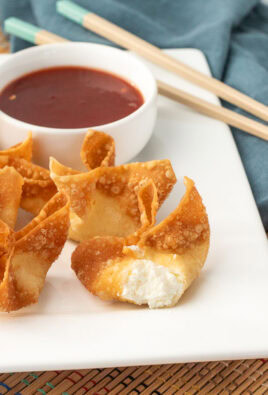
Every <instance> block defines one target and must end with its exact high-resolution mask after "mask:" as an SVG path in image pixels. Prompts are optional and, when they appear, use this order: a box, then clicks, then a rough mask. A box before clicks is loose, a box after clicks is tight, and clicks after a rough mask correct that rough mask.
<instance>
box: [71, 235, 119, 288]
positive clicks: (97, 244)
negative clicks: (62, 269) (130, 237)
mask: <svg viewBox="0 0 268 395" xmlns="http://www.w3.org/2000/svg"><path fill="white" fill-rule="evenodd" d="M123 247H124V241H123V239H122V238H118V237H94V238H93V239H90V240H88V241H86V242H84V243H81V244H79V245H78V247H77V248H76V249H75V251H74V252H73V254H72V269H73V270H74V271H75V273H76V275H77V277H78V278H79V280H80V281H81V282H82V284H84V286H85V287H86V288H87V289H89V290H91V292H93V293H94V291H93V290H94V283H95V282H96V281H97V278H98V276H99V273H101V271H102V270H103V269H104V267H105V266H107V265H109V261H111V260H114V259H118V258H121V257H123Z"/></svg>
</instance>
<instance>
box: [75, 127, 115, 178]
mask: <svg viewBox="0 0 268 395" xmlns="http://www.w3.org/2000/svg"><path fill="white" fill-rule="evenodd" d="M80 156H81V159H82V162H83V163H84V165H85V166H86V167H87V168H88V170H92V169H96V168H97V167H103V166H106V167H108V166H114V161H115V143H114V139H113V138H112V137H111V136H109V135H108V134H106V133H103V132H97V131H96V130H89V131H88V132H87V134H86V137H85V139H84V141H83V145H82V148H81V153H80Z"/></svg>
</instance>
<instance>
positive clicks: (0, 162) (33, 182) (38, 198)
mask: <svg viewBox="0 0 268 395" xmlns="http://www.w3.org/2000/svg"><path fill="white" fill-rule="evenodd" d="M3 166H10V167H13V168H14V169H16V171H17V172H18V173H19V174H20V175H21V176H22V177H23V180H24V184H23V187H22V197H21V203H20V205H21V207H22V208H23V209H24V210H26V211H29V212H31V213H33V214H35V215H37V214H38V213H39V211H40V210H41V208H42V207H43V206H44V204H45V203H47V202H48V200H49V199H50V198H51V197H52V196H53V195H55V193H56V192H57V188H56V186H55V184H54V182H53V181H52V179H51V178H50V175H49V170H47V169H45V168H43V167H41V166H37V165H34V164H33V163H31V162H28V161H27V160H25V159H22V158H15V157H12V156H4V155H3V156H0V168H1V167H3Z"/></svg>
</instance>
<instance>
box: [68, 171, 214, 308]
mask: <svg viewBox="0 0 268 395" xmlns="http://www.w3.org/2000/svg"><path fill="white" fill-rule="evenodd" d="M185 184H186V192H185V195H184V197H183V198H182V200H181V202H180V204H179V205H178V207H177V208H176V209H175V210H174V211H173V212H172V213H171V214H170V215H169V216H168V217H167V218H166V219H165V220H163V221H162V222H161V223H159V224H158V225H156V226H154V227H151V228H149V229H147V230H146V231H145V232H144V233H142V234H141V236H140V240H139V241H138V243H137V244H136V245H132V246H126V244H125V242H124V240H122V239H121V238H117V237H95V238H93V239H91V240H88V241H87V242H84V243H81V244H80V245H79V246H78V247H77V248H76V250H75V251H74V253H73V255H72V268H73V270H74V271H75V273H76V275H77V277H78V278H79V280H80V281H81V282H82V284H84V286H85V287H86V288H87V289H88V290H89V291H90V292H91V293H93V294H94V295H97V296H99V297H100V298H102V299H106V300H119V301H126V302H130V303H135V304H139V305H141V304H148V305H149V307H151V308H157V307H169V306H173V305H174V304H176V303H177V302H178V300H179V298H180V297H181V296H182V294H183V293H184V291H185V290H186V289H187V288H188V287H189V286H190V285H191V283H192V282H193V281H194V280H195V279H196V277H198V275H199V273H200V271H201V269H202V267H203V265H204V262H205V260H206V257H207V253H208V248H209V238H210V230H209V223H208V217H207V214H206V209H205V207H204V205H203V203H202V199H201V197H200V195H199V193H198V191H197V189H196V188H195V185H194V182H193V181H192V180H190V179H189V178H187V177H185Z"/></svg>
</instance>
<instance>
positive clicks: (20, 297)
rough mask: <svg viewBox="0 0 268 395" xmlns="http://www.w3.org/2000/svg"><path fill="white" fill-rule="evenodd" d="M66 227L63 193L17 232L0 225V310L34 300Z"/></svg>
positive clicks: (66, 202) (62, 239)
mask: <svg viewBox="0 0 268 395" xmlns="http://www.w3.org/2000/svg"><path fill="white" fill-rule="evenodd" d="M68 227H69V200H68V197H67V196H66V195H65V194H64V193H57V194H56V195H55V196H54V197H53V198H52V199H51V200H50V201H49V202H48V203H47V204H46V205H45V206H44V208H43V209H42V210H41V211H40V213H39V215H38V216H37V217H35V218H34V219H33V221H31V222H30V223H29V224H28V225H27V226H26V227H25V228H23V229H21V230H20V231H19V232H17V233H15V232H13V231H12V230H11V229H10V228H9V227H8V226H7V225H6V224H4V223H3V222H0V311H8V312H9V311H13V310H18V309H20V308H22V307H24V306H27V305H29V304H32V303H36V302H37V301H38V297H39V294H40V292H41V290H42V288H43V286H44V282H45V278H46V274H47V272H48V270H49V268H50V266H51V265H52V263H53V262H54V261H55V260H56V259H57V257H58V256H59V254H60V252H61V250H62V247H63V246H64V243H65V241H66V238H67V233H68Z"/></svg>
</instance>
